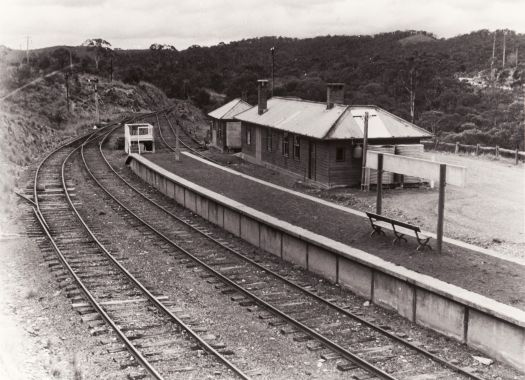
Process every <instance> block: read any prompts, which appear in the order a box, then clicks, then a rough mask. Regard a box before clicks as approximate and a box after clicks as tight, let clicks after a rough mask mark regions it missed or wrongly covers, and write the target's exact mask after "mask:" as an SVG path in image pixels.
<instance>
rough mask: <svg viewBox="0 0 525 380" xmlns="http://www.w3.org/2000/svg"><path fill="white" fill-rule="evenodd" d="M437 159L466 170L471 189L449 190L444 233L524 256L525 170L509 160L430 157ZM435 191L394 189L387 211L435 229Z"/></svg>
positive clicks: (452, 188)
mask: <svg viewBox="0 0 525 380" xmlns="http://www.w3.org/2000/svg"><path fill="white" fill-rule="evenodd" d="M428 155H429V156H435V158H436V160H438V161H443V162H446V163H450V164H456V165H461V166H465V167H466V168H467V186H466V187H455V186H448V187H447V193H446V202H445V205H446V210H445V221H446V223H445V235H447V236H450V237H454V238H458V239H460V240H463V241H467V242H469V243H478V244H480V245H482V246H485V247H488V246H490V247H492V248H494V249H498V250H503V251H507V252H509V253H511V254H514V255H520V254H521V256H522V257H523V255H524V253H523V249H524V248H525V169H524V166H523V164H521V165H518V166H515V165H513V164H511V163H510V162H508V161H506V160H505V161H503V160H502V161H495V160H489V159H483V158H474V157H467V156H456V155H452V154H446V153H433V154H430V153H428ZM437 199H438V194H437V191H436V190H428V191H423V190H419V189H415V190H402V191H399V190H398V191H396V190H392V191H389V192H387V193H386V197H385V206H386V208H387V210H395V209H397V210H398V211H399V212H402V213H403V214H405V215H406V216H407V217H409V218H417V219H418V220H419V221H420V223H422V224H423V225H424V227H425V229H428V230H431V231H435V229H436V218H437Z"/></svg>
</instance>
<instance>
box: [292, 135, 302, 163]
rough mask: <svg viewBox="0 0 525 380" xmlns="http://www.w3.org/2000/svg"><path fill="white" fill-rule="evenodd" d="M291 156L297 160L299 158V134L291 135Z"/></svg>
mask: <svg viewBox="0 0 525 380" xmlns="http://www.w3.org/2000/svg"><path fill="white" fill-rule="evenodd" d="M293 157H294V158H295V159H297V160H299V159H300V158H301V141H300V140H299V136H294V137H293Z"/></svg>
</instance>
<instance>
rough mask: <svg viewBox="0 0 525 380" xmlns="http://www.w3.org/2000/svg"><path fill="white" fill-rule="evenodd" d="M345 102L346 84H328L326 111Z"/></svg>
mask: <svg viewBox="0 0 525 380" xmlns="http://www.w3.org/2000/svg"><path fill="white" fill-rule="evenodd" d="M344 102H345V84H344V83H327V84H326V109H327V110H329V109H332V108H334V104H343V103H344Z"/></svg>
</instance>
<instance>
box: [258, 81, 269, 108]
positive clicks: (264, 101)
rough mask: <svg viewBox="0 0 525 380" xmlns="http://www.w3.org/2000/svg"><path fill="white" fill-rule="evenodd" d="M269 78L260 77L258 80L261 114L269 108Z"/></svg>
mask: <svg viewBox="0 0 525 380" xmlns="http://www.w3.org/2000/svg"><path fill="white" fill-rule="evenodd" d="M267 87H268V80H267V79H259V80H258V81H257V88H258V94H259V103H258V104H259V115H262V114H263V113H264V112H266V110H267V109H268V94H267Z"/></svg>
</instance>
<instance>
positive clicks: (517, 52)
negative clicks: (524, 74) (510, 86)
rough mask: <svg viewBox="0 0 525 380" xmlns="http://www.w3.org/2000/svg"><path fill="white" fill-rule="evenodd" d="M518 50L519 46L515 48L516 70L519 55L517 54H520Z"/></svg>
mask: <svg viewBox="0 0 525 380" xmlns="http://www.w3.org/2000/svg"><path fill="white" fill-rule="evenodd" d="M519 49H520V46H519V45H518V46H516V68H518V54H519V52H520V50H519Z"/></svg>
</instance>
